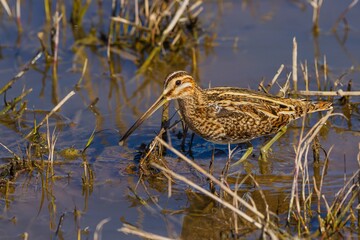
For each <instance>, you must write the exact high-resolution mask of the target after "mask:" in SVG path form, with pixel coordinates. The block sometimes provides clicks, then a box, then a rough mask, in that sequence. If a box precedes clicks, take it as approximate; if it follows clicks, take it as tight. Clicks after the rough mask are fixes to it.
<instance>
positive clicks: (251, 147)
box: [231, 141, 254, 167]
mask: <svg viewBox="0 0 360 240" xmlns="http://www.w3.org/2000/svg"><path fill="white" fill-rule="evenodd" d="M245 144H246V146H247V149H246V152H245V153H244V155H242V157H241V158H240V159H239V160H238V161H236V162H234V163H233V164H231V167H234V166H236V165H239V164H240V163H242V162H243V161H245V160H246V159H247V158H248V157H249V156H250V154H251V153H252V152H253V150H254V147H253V146H252V144H251V143H250V142H249V141H248V142H245Z"/></svg>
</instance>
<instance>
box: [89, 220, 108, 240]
mask: <svg viewBox="0 0 360 240" xmlns="http://www.w3.org/2000/svg"><path fill="white" fill-rule="evenodd" d="M110 220H111V218H105V219H103V220H101V221H100V222H99V223H98V224H97V225H96V229H95V232H94V238H93V239H94V240H101V239H102V237H101V232H102V229H103V227H104V225H105V224H106V223H108V222H110Z"/></svg>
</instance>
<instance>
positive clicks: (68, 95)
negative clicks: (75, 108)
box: [25, 90, 75, 138]
mask: <svg viewBox="0 0 360 240" xmlns="http://www.w3.org/2000/svg"><path fill="white" fill-rule="evenodd" d="M74 95H75V91H74V90H73V91H71V92H69V93H68V94H67V95H66V96H65V97H64V98H63V99H62V100H61V101H60V102H59V103H58V104H57V105H56V106H55V107H54V108H53V109H52V110H51V111H50V112H49V113H48V114H46V116H45V117H44V119H43V120H42V121H41V122H40V123H39V124H38V125H36V126H35V128H34V129H33V130H32V131H31V132H30V133H28V134H27V135H26V136H25V138H29V137H30V136H31V135H32V134H33V133H34V132H35V131H37V129H38V128H39V127H41V126H42V125H44V123H45V122H46V121H47V119H48V118H49V117H51V116H52V115H53V114H54V113H55V112H56V111H57V110H59V109H60V108H61V106H62V105H64V104H65V102H66V101H67V100H69V99H70V98H71V97H72V96H74Z"/></svg>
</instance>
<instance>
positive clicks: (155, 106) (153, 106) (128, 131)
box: [119, 95, 168, 146]
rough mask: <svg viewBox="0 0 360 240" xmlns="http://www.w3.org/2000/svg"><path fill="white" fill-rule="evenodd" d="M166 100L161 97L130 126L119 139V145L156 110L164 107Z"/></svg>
mask: <svg viewBox="0 0 360 240" xmlns="http://www.w3.org/2000/svg"><path fill="white" fill-rule="evenodd" d="M167 101H168V100H166V98H165V97H164V95H161V96H160V97H159V98H158V99H157V100H156V102H155V103H154V104H153V105H152V106H151V107H150V108H149V109H148V110H147V111H146V112H145V113H144V114H143V115H142V116H141V117H140V118H139V119H138V120H137V121H136V122H135V123H134V125H132V126H131V127H130V128H129V130H127V132H126V133H125V134H124V136H123V137H122V138H121V139H120V141H119V145H120V146H123V145H124V142H125V141H126V139H127V138H128V137H129V136H130V135H131V134H132V133H133V132H134V131H135V130H136V129H137V128H138V127H139V126H140V125H141V124H142V123H143V122H144V121H145V120H146V119H147V118H149V117H150V116H151V115H152V114H153V113H154V112H155V111H156V110H158V109H159V108H160V107H161V106H162V105H164V104H165V103H166V102H167Z"/></svg>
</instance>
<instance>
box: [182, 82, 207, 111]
mask: <svg viewBox="0 0 360 240" xmlns="http://www.w3.org/2000/svg"><path fill="white" fill-rule="evenodd" d="M178 102H179V104H180V105H181V106H180V108H186V109H188V108H197V107H201V106H202V105H204V103H205V102H206V96H205V94H204V91H203V90H202V89H201V88H200V87H198V86H196V87H195V88H194V89H193V93H192V94H191V95H188V96H186V97H184V98H181V99H178ZM180 110H181V109H180Z"/></svg>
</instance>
